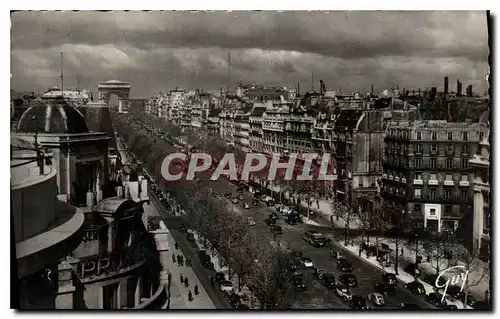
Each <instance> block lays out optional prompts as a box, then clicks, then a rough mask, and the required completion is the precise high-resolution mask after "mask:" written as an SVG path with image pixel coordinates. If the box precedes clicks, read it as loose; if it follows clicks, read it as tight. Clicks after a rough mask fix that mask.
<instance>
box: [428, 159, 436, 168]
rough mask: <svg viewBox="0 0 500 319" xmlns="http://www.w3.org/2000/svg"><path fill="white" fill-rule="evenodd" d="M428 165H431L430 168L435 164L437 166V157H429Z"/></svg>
mask: <svg viewBox="0 0 500 319" xmlns="http://www.w3.org/2000/svg"><path fill="white" fill-rule="evenodd" d="M429 165H430V167H431V168H436V166H437V159H436V158H434V157H433V158H431V159H430V160H429Z"/></svg>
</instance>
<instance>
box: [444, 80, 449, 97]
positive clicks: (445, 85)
mask: <svg viewBox="0 0 500 319" xmlns="http://www.w3.org/2000/svg"><path fill="white" fill-rule="evenodd" d="M448 81H449V79H448V77H447V76H445V78H444V95H448Z"/></svg>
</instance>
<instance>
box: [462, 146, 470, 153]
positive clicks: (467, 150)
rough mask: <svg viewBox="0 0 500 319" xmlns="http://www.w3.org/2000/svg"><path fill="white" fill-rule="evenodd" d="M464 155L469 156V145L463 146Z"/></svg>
mask: <svg viewBox="0 0 500 319" xmlns="http://www.w3.org/2000/svg"><path fill="white" fill-rule="evenodd" d="M462 154H469V145H467V144H464V145H462Z"/></svg>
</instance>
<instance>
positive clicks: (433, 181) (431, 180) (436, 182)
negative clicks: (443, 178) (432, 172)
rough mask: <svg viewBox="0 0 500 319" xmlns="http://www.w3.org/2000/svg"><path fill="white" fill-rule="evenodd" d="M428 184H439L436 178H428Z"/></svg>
mask: <svg viewBox="0 0 500 319" xmlns="http://www.w3.org/2000/svg"><path fill="white" fill-rule="evenodd" d="M428 184H429V185H433V186H437V185H438V184H439V181H438V180H437V179H429V181H428Z"/></svg>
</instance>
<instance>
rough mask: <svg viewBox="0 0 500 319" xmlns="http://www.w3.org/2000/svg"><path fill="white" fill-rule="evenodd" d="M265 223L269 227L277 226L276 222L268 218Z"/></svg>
mask: <svg viewBox="0 0 500 319" xmlns="http://www.w3.org/2000/svg"><path fill="white" fill-rule="evenodd" d="M264 223H266V225H267V226H273V225H276V220H274V219H270V218H266V220H265V221H264Z"/></svg>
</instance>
